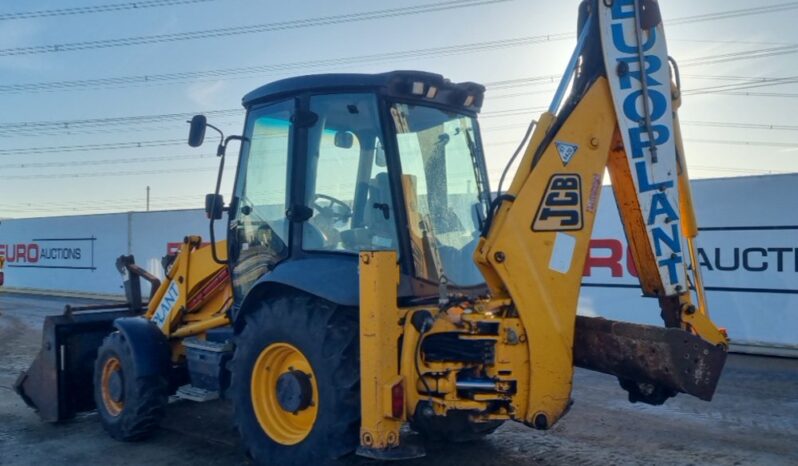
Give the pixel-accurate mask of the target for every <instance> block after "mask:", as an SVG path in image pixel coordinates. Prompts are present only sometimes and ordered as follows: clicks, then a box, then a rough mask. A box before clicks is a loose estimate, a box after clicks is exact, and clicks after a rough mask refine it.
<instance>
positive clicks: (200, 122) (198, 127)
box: [188, 115, 208, 147]
mask: <svg viewBox="0 0 798 466" xmlns="http://www.w3.org/2000/svg"><path fill="white" fill-rule="evenodd" d="M207 127H208V119H207V118H205V115H194V118H192V119H191V129H190V130H189V132H188V145H189V146H191V147H199V146H201V145H202V141H204V140H205V129H206V128H207Z"/></svg>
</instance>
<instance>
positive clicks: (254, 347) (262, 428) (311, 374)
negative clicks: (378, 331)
mask: <svg viewBox="0 0 798 466" xmlns="http://www.w3.org/2000/svg"><path fill="white" fill-rule="evenodd" d="M356 319H357V312H356V310H354V309H348V308H341V307H339V306H336V305H334V304H332V303H330V302H328V301H324V300H322V299H319V298H314V297H311V296H307V295H303V294H298V293H297V294H289V295H285V296H279V297H275V298H270V299H267V300H265V301H264V302H263V303H261V304H260V306H259V307H258V308H257V309H253V311H252V312H251V313H250V314H249V315H247V316H246V324H245V327H244V329H243V331H242V332H241V334H240V335H239V337H238V339H237V343H236V351H235V356H234V358H233V374H232V384H231V391H230V393H231V398H232V401H233V408H234V422H235V424H236V427H237V428H238V430H239V433H240V435H241V439H242V442H243V444H244V447H245V448H246V450H247V452H248V454H249V455H250V456H251V457H252V458H253V459H254V460H255V461H256V462H258V463H260V464H266V463H268V464H280V465H283V464H286V465H288V464H307V463H309V462H311V461H315V462H321V463H322V464H325V463H326V462H329V461H330V460H333V459H337V458H339V457H341V456H343V455H345V454H347V453H350V452H351V451H353V450H354V449H355V447H356V446H357V442H358V429H359V424H360V402H359V401H360V385H359V380H360V371H359V365H358V364H359V363H358V357H357V346H358V333H357V320H356Z"/></svg>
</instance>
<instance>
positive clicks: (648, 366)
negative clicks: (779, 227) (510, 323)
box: [475, 0, 727, 428]
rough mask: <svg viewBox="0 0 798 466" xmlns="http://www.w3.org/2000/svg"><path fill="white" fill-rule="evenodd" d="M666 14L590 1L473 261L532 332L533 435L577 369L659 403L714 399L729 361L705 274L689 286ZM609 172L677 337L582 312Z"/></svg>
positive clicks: (646, 285)
mask: <svg viewBox="0 0 798 466" xmlns="http://www.w3.org/2000/svg"><path fill="white" fill-rule="evenodd" d="M659 18H660V17H659V9H658V5H657V3H656V2H655V1H633V0H615V1H614V2H604V1H598V0H585V1H583V2H582V4H581V6H580V34H579V42H578V45H577V48H576V50H575V52H574V56H573V58H572V60H571V63H570V65H569V68H568V70H567V71H566V76H565V78H564V79H563V83H561V87H560V90H559V91H558V93H557V97H555V99H554V102H553V103H552V106H551V108H550V110H549V112H546V113H544V114H543V115H542V116H541V117H540V119H539V120H538V123H537V127H536V129H535V131H534V133H533V134H532V137H531V140H530V142H529V144H528V146H527V149H526V152H525V153H524V156H523V158H522V160H521V162H520V165H519V168H518V170H517V172H516V175H515V178H514V179H513V181H512V183H511V184H510V187H509V189H508V190H507V192H506V193H500V194H501V195H500V197H499V198H498V199H497V201H496V203H495V204H494V206H493V211H492V212H491V215H489V221H490V224H489V225H488V226H487V228H486V229H485V230H484V231H483V234H484V236H483V238H482V239H481V241H480V243H479V245H478V247H477V250H476V252H475V261H476V262H477V264H478V266H479V267H480V270H481V271H482V273H483V275H484V276H485V279H486V282H487V284H488V286H489V288H490V291H491V295H492V297H493V298H494V299H497V300H501V299H504V300H507V299H510V300H512V303H513V306H514V308H515V311H516V312H517V313H518V316H519V317H520V319H521V321H522V322H523V324H524V328H525V329H526V332H527V335H528V351H529V361H530V373H529V387H530V388H529V396H528V399H527V411H526V416H525V417H526V421H527V422H528V423H531V424H533V425H535V426H536V427H538V428H546V427H548V426H550V425H552V424H553V423H554V422H555V421H556V420H557V419H558V418H559V417H560V416H561V415H562V414H563V412H564V411H565V410H566V409H567V406H568V405H569V403H570V392H571V380H572V376H573V369H572V367H573V365H574V362H575V361H576V363H577V364H579V365H582V366H585V367H588V368H591V369H595V370H600V371H603V372H608V373H612V374H615V375H617V376H619V378H620V379H621V383H622V385H623V386H624V388H626V389H627V390H629V391H630V398H631V399H632V400H633V401H638V400H639V401H647V402H651V403H661V402H662V401H664V399H665V398H667V397H668V396H672V395H674V394H675V393H676V392H678V391H684V392H687V393H691V394H694V395H696V396H699V397H701V398H704V399H709V398H711V396H712V393H713V392H714V389H715V385H716V383H717V379H718V376H719V373H720V370H721V368H722V366H723V362H724V361H725V346H726V343H727V341H726V337H725V335H723V334H722V333H721V332H720V331H719V330H718V329H717V328H716V327H715V326H714V324H712V322H711V321H710V320H709V319H708V317H707V313H706V308H705V305H704V304H703V290H702V289H701V282H700V277H695V278H693V279H692V281H688V275H689V274H688V272H689V271H690V270H688V266H689V269H696V270H697V266H693V264H695V257H694V254H693V253H692V251H694V246H693V244H692V241H693V238H694V237H695V233H696V226H695V225H696V224H695V219H694V214H693V211H692V205H691V201H690V195H689V184H688V180H687V172H686V170H685V169H684V159H683V151H682V147H681V141H680V139H679V131H678V120H675V119H674V115H675V114H674V103H673V99H674V97H678V95H674V93H677V92H678V90H673V89H672V86H671V77H670V75H669V67H668V55H667V50H666V48H665V41H664V34H663V29H662V24H661V21H660V19H659ZM571 76H573V83H572V86H571V93H570V96H569V97H568V98H567V99H566V101H565V102H564V103H562V104H561V102H560V100H561V99H560V96H562V95H563V94H564V92H565V89H566V88H567V87H568V84H569V81H570V78H571ZM605 169H607V170H609V173H610V177H611V180H612V183H613V189H614V192H615V196H616V202H617V204H618V209H619V211H620V214H621V218H622V221H623V225H624V229H625V233H626V236H627V239H628V241H629V244H630V247H631V249H632V254H633V257H634V260H635V263H636V265H637V268H638V271H639V277H640V283H641V288H642V289H643V293H644V295H646V296H650V297H656V298H658V299H659V302H660V305H661V308H662V311H663V319H664V321H665V323H666V325H667V327H673V328H672V329H662V328H658V327H651V326H641V325H634V324H625V323H613V322H611V321H605V320H603V319H588V318H582V317H580V318H579V319H577V317H576V309H577V300H578V296H579V290H580V287H581V280H582V271H583V268H584V262H585V259H586V255H587V249H588V245H589V241H590V237H591V234H592V230H593V225H594V221H595V215H596V212H597V207H598V202H599V196H600V193H601V186H602V180H603V177H604V172H605ZM691 288H695V289H696V291H697V294H698V296H699V297H700V299H699V303H700V306H699V307H696V306H695V305H693V303H692V301H691V296H690V290H691ZM575 329H576V334H577V335H576V340H575V339H574V337H575ZM685 361H686V362H685ZM676 372H678V373H676Z"/></svg>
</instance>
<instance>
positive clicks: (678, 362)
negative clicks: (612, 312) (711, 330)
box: [574, 316, 726, 404]
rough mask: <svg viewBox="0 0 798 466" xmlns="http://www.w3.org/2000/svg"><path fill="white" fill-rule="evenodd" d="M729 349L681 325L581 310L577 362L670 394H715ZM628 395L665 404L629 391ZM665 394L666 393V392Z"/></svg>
mask: <svg viewBox="0 0 798 466" xmlns="http://www.w3.org/2000/svg"><path fill="white" fill-rule="evenodd" d="M725 362H726V350H725V349H724V348H721V347H718V346H715V345H712V344H711V343H708V342H707V341H705V340H703V339H702V338H700V337H698V336H696V335H693V334H692V333H689V332H686V331H684V330H682V329H678V328H663V327H655V326H652V325H639V324H632V323H628V322H618V321H614V320H607V319H602V318H599V317H584V316H577V318H576V329H575V334H574V365H575V366H578V367H582V368H585V369H590V370H594V371H598V372H604V373H606V374H611V375H615V376H617V377H618V378H619V379H620V380H621V385H622V386H623V387H624V388H625V389H627V391H629V388H628V387H629V383H630V382H633V383H644V384H651V386H652V387H660V388H661V389H662V390H664V391H666V392H668V391H670V392H671V393H672V394H671V395H669V396H673V395H675V394H676V392H682V393H687V394H689V395H693V396H696V397H698V398H700V399H702V400H706V401H710V400H712V395H713V394H714V393H715V388H716V387H717V384H718V380H719V379H720V374H721V370H722V369H723V365H724V364H725ZM629 398H630V401H643V402H647V403H650V404H661V403H662V402H663V401H664V399H659V400H656V399H654V400H650V399H645V397H642V398H641V395H640V394H635V393H633V391H630V397H629ZM665 398H667V396H666V397H665Z"/></svg>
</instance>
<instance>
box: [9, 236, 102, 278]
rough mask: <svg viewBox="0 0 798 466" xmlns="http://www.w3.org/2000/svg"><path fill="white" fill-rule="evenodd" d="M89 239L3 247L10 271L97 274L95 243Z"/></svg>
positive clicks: (45, 240)
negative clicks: (78, 271) (58, 270)
mask: <svg viewBox="0 0 798 466" xmlns="http://www.w3.org/2000/svg"><path fill="white" fill-rule="evenodd" d="M96 240H97V239H96V238H94V237H88V238H33V239H30V240H29V241H22V242H16V243H7V244H0V256H3V257H4V258H5V259H6V267H9V268H23V267H24V268H39V269H78V270H95V269H96V267H95V265H94V243H95V241H96Z"/></svg>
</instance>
